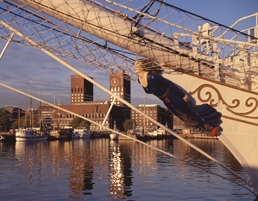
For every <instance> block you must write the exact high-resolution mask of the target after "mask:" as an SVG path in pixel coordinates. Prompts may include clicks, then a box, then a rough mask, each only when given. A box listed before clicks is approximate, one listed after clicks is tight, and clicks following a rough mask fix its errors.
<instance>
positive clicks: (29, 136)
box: [15, 128, 49, 142]
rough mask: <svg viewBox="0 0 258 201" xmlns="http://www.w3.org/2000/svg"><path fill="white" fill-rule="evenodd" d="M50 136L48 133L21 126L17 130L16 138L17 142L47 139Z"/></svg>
mask: <svg viewBox="0 0 258 201" xmlns="http://www.w3.org/2000/svg"><path fill="white" fill-rule="evenodd" d="M48 136H49V135H48V133H45V132H44V133H40V132H37V131H35V130H32V129H29V128H20V129H17V130H16V132H15V140H16V141H17V142H26V141H47V139H48Z"/></svg>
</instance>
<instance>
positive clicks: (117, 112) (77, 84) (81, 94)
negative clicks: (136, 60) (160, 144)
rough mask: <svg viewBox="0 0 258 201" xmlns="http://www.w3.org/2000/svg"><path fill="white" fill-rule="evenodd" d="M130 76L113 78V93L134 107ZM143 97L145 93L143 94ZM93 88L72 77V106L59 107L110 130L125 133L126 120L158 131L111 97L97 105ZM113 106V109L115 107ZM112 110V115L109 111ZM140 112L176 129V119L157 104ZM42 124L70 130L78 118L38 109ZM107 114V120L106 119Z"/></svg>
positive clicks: (120, 74) (49, 108)
mask: <svg viewBox="0 0 258 201" xmlns="http://www.w3.org/2000/svg"><path fill="white" fill-rule="evenodd" d="M129 78H130V77H128V75H126V74H125V73H124V72H123V71H121V72H118V73H111V74H110V91H111V92H112V93H114V94H115V95H117V96H119V97H120V98H122V99H124V100H126V101H127V102H129V103H131V81H130V79H129ZM143 93H144V92H143ZM93 94H94V90H93V84H92V83H91V82H89V81H88V80H86V79H84V78H83V77H81V76H80V75H71V97H70V104H58V106H59V107H61V108H64V109H66V110H68V111H71V112H73V113H76V114H79V115H81V116H83V117H86V118H88V119H91V120H92V121H94V122H97V123H99V124H102V122H103V121H104V120H105V123H104V126H105V127H109V128H114V124H116V127H117V128H118V129H119V130H121V131H123V130H124V128H123V122H124V121H125V120H126V119H133V120H135V124H136V125H135V126H136V127H137V128H138V129H141V128H143V127H144V126H145V128H147V129H148V130H152V129H157V126H156V125H154V124H153V123H152V122H150V121H148V120H146V119H145V118H143V117H142V116H141V115H139V114H138V113H137V112H135V111H132V110H131V109H130V108H129V107H128V106H127V105H125V104H124V103H122V102H121V101H119V100H118V99H114V97H113V96H110V99H109V100H105V101H97V100H94V97H93ZM112 104H113V106H112ZM111 106H112V108H111V110H110V112H109V113H108V111H109V108H110V107H111ZM137 108H138V109H140V110H141V111H143V112H145V113H146V114H148V115H149V116H151V117H152V118H153V119H155V120H156V121H158V122H160V123H162V124H163V125H167V126H168V127H169V128H171V129H172V128H173V116H172V114H170V113H169V112H168V111H167V110H166V109H165V108H163V107H161V106H160V105H158V104H151V105H149V104H148V105H139V106H137ZM38 112H39V114H40V121H41V122H44V123H45V124H48V125H51V126H52V127H53V128H68V127H69V124H70V122H71V121H72V120H73V119H74V118H75V116H74V115H73V114H69V113H67V112H64V111H63V110H58V109H56V108H53V107H52V106H49V105H40V106H39V107H38ZM107 114H108V117H106V115H107ZM90 130H92V131H99V130H102V128H101V127H100V126H98V125H95V124H91V126H90Z"/></svg>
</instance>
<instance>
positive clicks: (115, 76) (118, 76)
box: [110, 71, 131, 106]
mask: <svg viewBox="0 0 258 201" xmlns="http://www.w3.org/2000/svg"><path fill="white" fill-rule="evenodd" d="M110 91H111V92H113V93H114V94H116V95H117V96H119V97H121V98H123V99H124V100H126V101H127V102H129V103H131V81H130V77H129V76H128V75H126V74H125V73H124V71H121V72H119V73H111V74H110ZM113 99H114V97H113V96H110V101H111V102H112V101H113ZM114 104H115V105H117V106H124V104H123V103H122V102H120V101H119V100H115V102H114Z"/></svg>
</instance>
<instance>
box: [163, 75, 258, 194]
mask: <svg viewBox="0 0 258 201" xmlns="http://www.w3.org/2000/svg"><path fill="white" fill-rule="evenodd" d="M164 77H166V78H168V79H170V80H171V81H173V82H175V83H177V84H178V85H180V86H182V87H183V88H184V89H187V90H188V92H189V94H190V95H191V96H192V97H193V98H194V99H195V100H196V104H197V105H198V104H203V103H208V104H210V105H212V106H213V107H214V108H216V109H217V110H218V111H220V112H221V113H222V121H223V123H222V124H221V127H222V129H223V131H222V132H221V134H220V135H219V136H218V139H219V140H220V141H221V142H222V143H223V144H224V145H225V146H226V147H227V148H228V149H229V150H230V152H231V153H232V154H233V155H234V156H235V158H236V159H237V160H238V161H239V163H240V164H241V165H242V166H243V167H244V168H245V170H246V172H247V173H248V175H249V176H250V185H251V186H253V187H254V189H258V160H257V153H258V132H257V128H258V124H257V118H258V101H257V100H258V93H255V92H250V91H247V90H245V89H240V90H239V89H237V88H235V87H230V86H228V85H225V84H222V83H219V82H212V81H210V80H204V79H198V77H194V76H190V75H178V74H177V75H176V74H174V75H172V74H164Z"/></svg>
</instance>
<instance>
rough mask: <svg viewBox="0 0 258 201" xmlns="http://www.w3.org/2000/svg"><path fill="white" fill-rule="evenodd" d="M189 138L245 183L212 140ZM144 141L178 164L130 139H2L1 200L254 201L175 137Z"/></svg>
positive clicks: (235, 164) (239, 184)
mask: <svg viewBox="0 0 258 201" xmlns="http://www.w3.org/2000/svg"><path fill="white" fill-rule="evenodd" d="M190 141H191V142H192V143H193V144H195V145H197V146H198V147H200V148H201V149H203V150H204V151H206V152H207V153H209V154H210V155H212V156H213V157H214V158H216V159H218V160H219V161H221V162H222V163H224V164H225V165H227V166H228V167H229V168H231V169H232V170H234V171H235V172H236V173H238V174H239V175H240V176H241V177H243V178H247V175H246V173H245V172H244V169H243V168H242V167H241V166H240V164H239V163H238V162H237V161H236V159H235V158H234V157H233V156H232V154H231V153H230V152H229V151H228V150H227V149H226V147H225V146H224V145H223V144H222V143H221V142H220V141H219V140H208V139H206V140H205V139H192V140H190ZM147 143H148V144H150V145H151V146H153V147H158V148H159V149H162V150H165V151H167V152H169V153H171V154H173V155H175V156H176V157H177V158H180V159H176V158H172V157H171V156H168V155H164V154H163V153H160V152H158V151H156V150H153V149H151V148H149V147H146V146H145V145H143V144H140V143H137V142H134V141H131V140H120V141H113V140H110V139H83V140H82V139H80V140H73V141H50V142H15V143H3V142H2V143H0V195H1V200H5V201H9V200H12V201H16V200H19V201H20V200H26V201H27V200H48V201H50V200H97V201H100V200H103V201H104V200H120V199H121V200H122V199H123V200H127V201H136V200H137V201H145V200H147V201H149V200H152V201H154V200H157V201H160V200H162V201H166V200H196V201H197V200H198V201H200V200H210V201H211V200H227V201H228V200H239V201H243V200H252V201H253V200H256V199H257V198H256V197H255V196H254V195H253V194H252V193H251V192H250V191H249V190H248V189H247V186H246V185H245V183H244V182H243V181H242V180H241V179H239V178H238V177H236V176H235V175H232V173H230V172H228V171H227V170H225V169H224V168H222V167H221V166H219V165H217V164H215V163H214V162H212V161H210V160H209V159H207V158H206V157H204V156H202V155H201V154H199V153H198V152H196V151H195V150H193V149H192V148H190V147H189V146H188V145H186V144H184V143H183V142H181V141H180V140H177V139H166V140H152V141H148V142H147ZM181 159H182V160H181ZM183 160H187V162H188V163H186V162H184V161H183ZM190 163H192V164H194V165H191V164H190Z"/></svg>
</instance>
